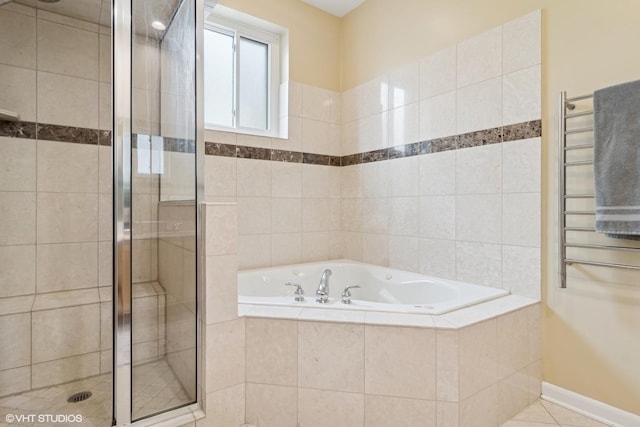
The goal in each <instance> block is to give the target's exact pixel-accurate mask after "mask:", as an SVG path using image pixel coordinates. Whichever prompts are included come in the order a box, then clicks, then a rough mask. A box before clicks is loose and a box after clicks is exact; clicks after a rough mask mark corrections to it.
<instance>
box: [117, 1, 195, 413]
mask: <svg viewBox="0 0 640 427" xmlns="http://www.w3.org/2000/svg"><path fill="white" fill-rule="evenodd" d="M123 3H127V2H123ZM117 4H118V2H116V5H117ZM129 4H130V6H131V32H130V46H131V56H130V58H129V60H130V70H126V67H124V66H123V67H122V68H116V85H117V82H118V81H119V80H118V79H117V78H118V74H117V73H119V72H120V73H122V74H126V73H127V71H129V75H128V76H126V75H124V76H120V77H122V79H121V80H120V81H121V82H125V85H126V80H127V78H128V79H130V82H129V83H130V89H129V93H128V94H125V93H120V94H119V93H118V88H116V92H115V94H116V97H118V96H121V97H122V98H123V99H122V104H121V108H122V109H123V111H125V110H126V107H127V104H126V101H127V99H125V98H126V95H128V96H130V104H129V105H130V110H129V111H125V114H122V115H121V116H120V117H122V118H123V121H122V122H120V123H121V125H122V127H121V128H120V137H121V140H122V151H121V152H119V153H116V154H117V155H118V156H119V157H118V158H116V159H115V160H116V162H115V163H116V164H120V165H121V168H120V169H118V170H117V173H116V175H119V176H120V177H121V178H122V179H121V181H122V182H121V183H119V185H120V189H121V193H120V197H119V198H117V199H118V200H116V203H121V205H120V212H119V213H120V215H116V217H117V218H118V219H119V222H118V221H117V228H118V230H119V231H118V232H119V234H118V239H119V242H120V243H121V244H120V243H119V244H118V245H117V248H118V251H117V253H116V259H118V260H119V265H118V267H121V268H120V273H121V274H120V275H119V280H120V283H119V286H118V291H119V293H118V303H119V308H118V310H119V311H118V320H119V327H118V328H117V332H118V333H117V335H116V337H115V339H116V340H122V341H121V342H120V345H119V346H118V347H119V356H120V358H119V363H120V365H119V367H120V369H118V370H117V373H119V374H120V376H119V377H118V376H117V377H116V384H117V391H118V392H120V391H121V387H123V388H124V389H127V388H128V387H127V383H129V382H130V390H131V396H130V400H129V401H127V400H126V399H125V398H124V397H120V396H118V397H117V398H116V401H117V402H119V404H117V405H116V408H117V410H116V416H117V421H118V422H119V423H120V422H121V421H120V420H125V422H126V421H127V413H128V415H129V416H130V420H131V421H137V420H140V419H142V418H147V417H150V416H153V415H156V414H159V413H163V412H166V411H168V410H171V409H174V408H178V407H181V406H185V405H188V404H191V403H194V402H195V401H196V365H197V363H196V344H197V343H196V330H197V329H196V308H197V304H196V283H197V277H196V275H197V274H196V271H197V270H196V265H197V264H196V260H197V255H196V203H195V200H196V149H195V148H196V144H195V136H196V116H195V94H196V92H195V2H194V1H193V0H183V1H175V0H165V1H161V2H160V1H156V0H153V1H152V0H133V1H131V2H130V3H129ZM127 6H128V4H124V7H125V8H126V7H127ZM123 15H126V12H125V13H123ZM126 36H127V34H122V37H123V39H124V40H125V41H124V43H123V45H126V43H127V40H126ZM116 58H118V57H117V56H116ZM126 62H127V58H122V59H121V62H120V64H123V63H124V64H126ZM116 67H117V64H116ZM124 89H126V87H125V88H124ZM124 89H123V90H124ZM126 113H128V114H129V120H127V117H126V115H127V114H126ZM123 116H125V117H123ZM116 123H119V122H118V121H117V120H116ZM127 128H128V129H127ZM117 356H118V354H117ZM127 357H130V360H129V361H127ZM118 379H119V381H118ZM118 383H120V385H118ZM123 384H124V385H123ZM118 409H120V410H121V411H122V412H120V415H119V418H118Z"/></svg>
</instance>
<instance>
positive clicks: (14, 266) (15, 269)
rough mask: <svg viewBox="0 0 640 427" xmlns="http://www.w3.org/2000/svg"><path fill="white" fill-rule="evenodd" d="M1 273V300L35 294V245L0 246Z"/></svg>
mask: <svg viewBox="0 0 640 427" xmlns="http://www.w3.org/2000/svg"><path fill="white" fill-rule="evenodd" d="M0 271H2V274H0V298H6V297H13V296H18V295H29V294H33V293H35V290H36V286H35V285H36V247H35V245H24V246H0ZM0 313H3V312H2V311H0ZM3 314H4V313H3Z"/></svg>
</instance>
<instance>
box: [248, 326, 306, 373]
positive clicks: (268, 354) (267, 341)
mask: <svg viewBox="0 0 640 427" xmlns="http://www.w3.org/2000/svg"><path fill="white" fill-rule="evenodd" d="M246 334H247V335H246V340H247V353H246V358H247V366H246V370H247V374H246V379H247V382H250V383H251V382H253V383H261V384H272V385H282V386H296V385H297V383H298V376H297V370H296V369H294V367H295V366H296V365H297V363H298V360H297V358H298V323H297V322H296V321H293V320H275V319H274V320H267V319H247V329H246Z"/></svg>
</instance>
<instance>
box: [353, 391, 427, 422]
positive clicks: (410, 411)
mask: <svg viewBox="0 0 640 427" xmlns="http://www.w3.org/2000/svg"><path fill="white" fill-rule="evenodd" d="M364 413H365V424H364V425H365V426H366V427H389V426H435V425H436V402H434V401H425V400H417V399H402V398H397V397H387V396H372V395H368V394H367V395H365V397H364Z"/></svg>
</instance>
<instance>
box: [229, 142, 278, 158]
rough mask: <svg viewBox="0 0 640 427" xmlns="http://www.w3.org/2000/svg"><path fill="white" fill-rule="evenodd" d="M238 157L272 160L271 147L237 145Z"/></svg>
mask: <svg viewBox="0 0 640 427" xmlns="http://www.w3.org/2000/svg"><path fill="white" fill-rule="evenodd" d="M236 157H238V158H239V159H257V160H271V149H269V148H262V147H246V146H243V145H238V146H237V147H236Z"/></svg>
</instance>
